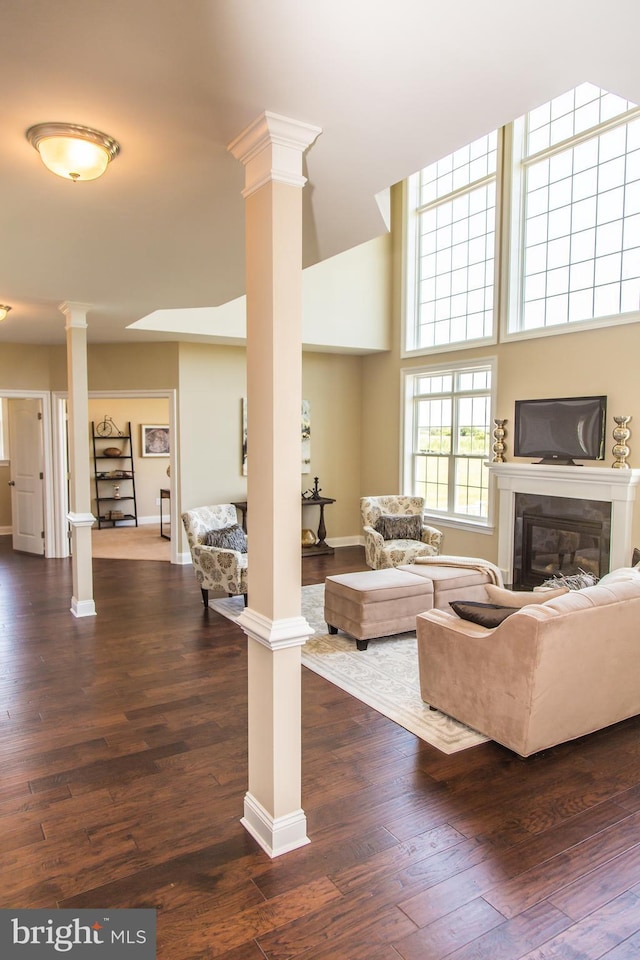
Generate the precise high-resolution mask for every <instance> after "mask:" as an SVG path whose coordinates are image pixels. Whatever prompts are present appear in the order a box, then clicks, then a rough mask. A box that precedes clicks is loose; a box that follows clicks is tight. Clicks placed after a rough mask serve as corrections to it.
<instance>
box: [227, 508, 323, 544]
mask: <svg viewBox="0 0 640 960" xmlns="http://www.w3.org/2000/svg"><path fill="white" fill-rule="evenodd" d="M300 500H301V505H302V506H303V507H320V519H319V523H318V533H317V535H316V536H317V541H316V543H314V544H312V545H311V546H310V547H302V556H303V557H317V556H321V555H322V554H331V553H333V552H334V550H333V547H330V546H329V544H328V543H327V542H326V540H325V537H326V535H327V528H326V527H325V523H324V508H325V507H326V506H327V504H329V503H335V502H336V501H335V500H333V499H332V498H331V497H301V498H300ZM231 502H232V504H233V506H234V507H235V508H236V510H239V511H240V513H241V517H242V519H241V521H240V523H241V525H242V529H243V530H244V532H245V533H246V532H247V512H248V511H247V501H246V500H232V501H231Z"/></svg>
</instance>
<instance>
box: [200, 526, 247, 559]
mask: <svg viewBox="0 0 640 960" xmlns="http://www.w3.org/2000/svg"><path fill="white" fill-rule="evenodd" d="M202 542H203V543H204V544H205V546H207V547H220V548H221V549H223V550H239V552H240V553H246V552H247V537H246V534H245V532H244V530H243V529H242V527H241V526H240V525H239V524H237V523H234V524H232V525H231V526H230V527H221V528H220V529H219V530H208V531H207V533H205V535H204V536H203V538H202Z"/></svg>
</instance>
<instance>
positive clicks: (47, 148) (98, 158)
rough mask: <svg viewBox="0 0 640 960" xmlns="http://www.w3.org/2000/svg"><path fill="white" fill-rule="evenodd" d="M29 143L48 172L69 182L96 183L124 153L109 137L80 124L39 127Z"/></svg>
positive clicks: (31, 130) (32, 129)
mask: <svg viewBox="0 0 640 960" xmlns="http://www.w3.org/2000/svg"><path fill="white" fill-rule="evenodd" d="M26 135H27V140H28V141H29V143H30V144H31V146H32V147H34V148H35V149H36V150H37V151H38V153H39V154H40V158H41V160H42V162H43V163H44V165H45V167H47V169H48V170H51V172H52V173H55V174H56V175H57V176H58V177H63V178H64V179H65V180H95V179H96V178H97V177H101V176H102V174H103V173H104V172H105V170H106V169H107V167H108V166H109V163H110V161H111V160H113V158H114V157H116V156H117V155H118V153H119V151H120V144H119V143H117V141H116V140H114V139H113V137H110V136H109V135H108V134H107V133H101V132H100V130H92V129H91V127H81V126H79V125H78V124H76V123H36V124H35V126H33V127H29V129H28V130H27V134H26Z"/></svg>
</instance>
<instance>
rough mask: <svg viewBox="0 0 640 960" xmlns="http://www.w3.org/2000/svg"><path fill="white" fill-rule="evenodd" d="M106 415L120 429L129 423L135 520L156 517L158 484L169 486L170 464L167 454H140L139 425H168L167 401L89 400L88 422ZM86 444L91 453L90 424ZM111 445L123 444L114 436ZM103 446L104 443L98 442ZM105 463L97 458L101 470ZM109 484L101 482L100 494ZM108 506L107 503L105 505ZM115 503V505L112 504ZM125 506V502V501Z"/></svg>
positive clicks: (94, 509)
mask: <svg viewBox="0 0 640 960" xmlns="http://www.w3.org/2000/svg"><path fill="white" fill-rule="evenodd" d="M105 414H109V416H110V417H112V418H113V420H115V422H116V424H117V426H118V427H119V428H120V430H122V431H123V432H125V433H126V432H127V429H128V427H127V425H128V423H129V422H130V423H131V436H132V451H133V459H134V472H135V485H136V507H137V512H138V522H140V521H141V520H142V521H144V519H145V518H149V517H154V518H156V517H158V515H159V512H160V507H159V506H158V505H157V503H156V500H157V499H158V498H159V497H160V488H161V487H170V481H169V477H167V467H168V466H169V458H168V457H143V456H142V452H141V425H142V424H163V425H168V424H169V401H168V400H166V399H163V398H152V397H149V398H146V397H131V398H120V397H118V398H117V399H116V398H113V397H109V398H105V399H102V398H101V399H93V398H92V399H90V400H89V419H90V423H91V421H93V422H94V423H96V424H97V423H98V422H99V421H100V420H103V419H104V416H105ZM89 431H90V435H89V445H90V450H91V454H92V455H93V442H92V439H91V428H90V426H89ZM113 440H114V442H113V446H116V447H117V446H121V447H124V444H120V443H119V442H118V438H117V437H114V438H113ZM100 446H101V447H104V444H101V445H100ZM107 466H108V463H107V464H106V465H105V461H104V460H101V461H98V469H99V470H104V469H106V467H107ZM113 469H128V466H127V464H126V463H124V462H123V463H122V464H119V463H115V464H114V467H113ZM94 476H95V473H94V465H93V462H92V464H91V510H92V512H93V514H94V516H97V515H98V514H97V509H98V508H97V504H96V501H95V482H94ZM127 487H128V484H127V483H126V482H123V484H122V493H123V494H124V493H125V490H126V488H127ZM109 492H110V490H109V485H108V484H106V483H105V484H102V485H101V495H102V496H107V495H108V494H109ZM107 506H108V505H107ZM112 506H114V507H115V506H117V504H112ZM125 506H126V504H125ZM163 513H164V514H165V515H166V514H167V513H168V510H167V505H166V504H163Z"/></svg>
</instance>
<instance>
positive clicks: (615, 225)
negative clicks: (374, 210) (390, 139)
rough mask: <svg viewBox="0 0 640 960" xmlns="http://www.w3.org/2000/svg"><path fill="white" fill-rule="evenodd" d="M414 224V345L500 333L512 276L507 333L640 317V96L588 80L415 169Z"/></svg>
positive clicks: (410, 266) (410, 263)
mask: <svg viewBox="0 0 640 960" xmlns="http://www.w3.org/2000/svg"><path fill="white" fill-rule="evenodd" d="M503 144H504V156H503V159H502V161H500V153H501V150H502V145H503ZM496 195H497V196H499V197H501V203H502V207H503V208H504V210H505V211H506V213H505V218H504V223H505V225H506V224H508V229H505V230H502V231H501V230H498V229H497V225H496V208H497V207H496ZM405 223H406V233H405V251H406V256H405V269H406V284H405V291H406V295H405V308H404V331H405V332H404V344H403V349H404V353H405V355H406V354H411V353H413V354H415V353H433V352H441V351H443V350H450V349H454V348H459V347H460V346H461V345H465V346H476V345H478V344H480V343H483V342H485V343H486V342H493V341H494V340H495V339H496V326H497V324H495V323H494V309H493V307H494V302H496V301H497V297H494V289H495V290H497V289H498V288H499V287H501V285H502V283H503V282H504V292H505V296H504V297H503V298H502V300H501V304H500V309H501V313H502V314H503V320H502V329H503V336H504V338H505V339H509V338H510V337H522V336H527V335H529V336H533V335H541V334H551V333H557V332H566V331H567V330H571V329H581V328H584V326H585V325H589V326H600V325H603V324H606V323H611V322H617V323H620V322H628V321H632V320H638V319H640V108H639V107H638V106H637V105H636V104H634V103H632V102H631V101H629V100H626V99H624V98H622V97H619V96H616V95H614V94H612V93H608V92H607V91H606V90H602V89H600V88H599V87H596V86H594V85H593V84H591V83H583V84H581V85H580V86H578V87H576V88H575V89H573V90H570V91H568V93H565V94H562V95H561V96H559V97H556V98H554V99H553V100H550V101H549V102H548V103H545V104H542V105H541V106H539V107H536V109H534V110H532V111H530V112H529V113H528V114H527V115H526V116H524V117H521V118H519V119H518V120H515V121H514V122H513V123H512V124H509V125H508V126H507V127H505V128H503V129H502V130H501V131H498V132H493V133H491V134H489V135H487V136H486V137H483V138H480V139H479V140H476V141H474V142H473V143H472V144H469V145H468V146H467V147H465V148H463V149H461V150H458V151H456V152H455V153H453V154H451V155H449V156H448V157H445V158H444V159H443V160H440V161H438V162H437V163H433V164H430V165H429V166H428V167H425V168H424V170H422V171H420V172H419V173H417V174H416V175H415V176H413V177H410V178H409V180H408V181H407V189H406V208H405ZM496 236H497V237H498V242H497V243H496ZM494 258H495V265H494ZM501 278H502V280H501Z"/></svg>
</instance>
